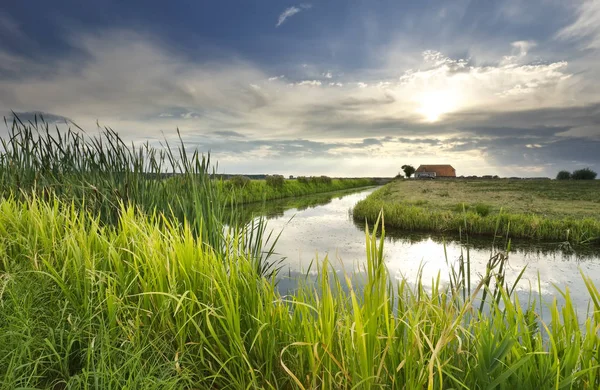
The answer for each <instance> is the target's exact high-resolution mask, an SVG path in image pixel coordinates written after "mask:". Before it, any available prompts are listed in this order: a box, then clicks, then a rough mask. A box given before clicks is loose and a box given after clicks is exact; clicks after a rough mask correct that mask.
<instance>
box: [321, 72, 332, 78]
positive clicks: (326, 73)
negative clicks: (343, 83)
mask: <svg viewBox="0 0 600 390" xmlns="http://www.w3.org/2000/svg"><path fill="white" fill-rule="evenodd" d="M322 76H323V77H325V78H326V79H330V78H333V74H332V73H331V72H325V73H323V74H322Z"/></svg>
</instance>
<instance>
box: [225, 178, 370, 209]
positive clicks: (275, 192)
mask: <svg viewBox="0 0 600 390" xmlns="http://www.w3.org/2000/svg"><path fill="white" fill-rule="evenodd" d="M374 184H375V183H374V181H373V180H372V179H367V178H364V179H361V178H358V179H332V180H331V182H330V183H323V182H313V181H309V182H307V183H302V182H299V181H298V180H297V179H289V180H285V181H284V182H283V185H282V186H280V187H273V186H270V185H268V184H267V183H266V181H265V180H251V181H250V182H248V183H247V184H245V185H244V186H243V187H241V188H238V187H236V186H235V185H234V184H232V183H231V182H229V181H222V182H219V184H218V187H219V189H220V190H221V191H222V192H224V193H233V194H235V195H234V196H235V198H236V200H237V201H238V203H240V204H243V203H253V202H261V201H267V200H274V199H283V198H291V197H299V196H306V195H313V194H319V193H324V192H333V191H342V190H347V189H352V188H359V187H368V186H373V185H374Z"/></svg>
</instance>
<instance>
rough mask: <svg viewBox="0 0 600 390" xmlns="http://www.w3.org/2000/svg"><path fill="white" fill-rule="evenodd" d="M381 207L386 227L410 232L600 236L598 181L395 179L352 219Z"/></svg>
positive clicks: (577, 238)
mask: <svg viewBox="0 0 600 390" xmlns="http://www.w3.org/2000/svg"><path fill="white" fill-rule="evenodd" d="M382 208H383V209H384V212H385V218H386V225H387V226H392V227H397V228H402V229H409V230H428V231H452V230H454V231H458V229H459V228H462V229H466V230H467V231H470V232H472V233H477V234H488V235H489V234H494V233H495V232H502V233H506V232H508V233H509V235H512V236H513V237H524V238H538V239H552V240H554V239H559V240H563V239H568V240H572V241H577V242H581V241H588V240H593V239H595V238H597V237H598V236H600V180H591V181H571V180H569V181H556V180H509V179H496V180H467V179H465V180H462V179H456V180H397V181H394V182H392V183H390V184H388V185H386V186H384V187H382V188H381V189H379V190H377V191H376V192H374V193H373V194H372V195H370V196H369V197H368V198H367V199H365V200H364V201H362V202H359V203H358V204H357V205H356V207H355V209H354V216H355V218H358V219H363V220H364V219H365V218H366V219H367V220H374V219H375V218H376V213H377V212H378V211H379V210H381V209H382ZM498 222H500V226H499V230H498V231H497V230H496V227H497V226H498V225H497V223H498ZM509 224H510V225H509Z"/></svg>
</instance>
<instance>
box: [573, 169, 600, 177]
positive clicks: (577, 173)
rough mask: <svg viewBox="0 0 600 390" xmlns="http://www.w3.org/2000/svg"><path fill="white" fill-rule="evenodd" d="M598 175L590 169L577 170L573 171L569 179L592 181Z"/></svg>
mask: <svg viewBox="0 0 600 390" xmlns="http://www.w3.org/2000/svg"><path fill="white" fill-rule="evenodd" d="M597 175H598V174H597V173H596V172H594V171H592V170H591V169H590V168H584V169H579V170H577V171H573V174H572V175H571V177H572V178H573V180H594V179H595V178H596V176H597Z"/></svg>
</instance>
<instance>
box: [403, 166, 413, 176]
mask: <svg viewBox="0 0 600 390" xmlns="http://www.w3.org/2000/svg"><path fill="white" fill-rule="evenodd" d="M402 170H403V171H404V174H405V175H406V177H409V178H410V177H411V176H412V174H413V173H415V170H416V169H415V167H413V166H412V165H402Z"/></svg>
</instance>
